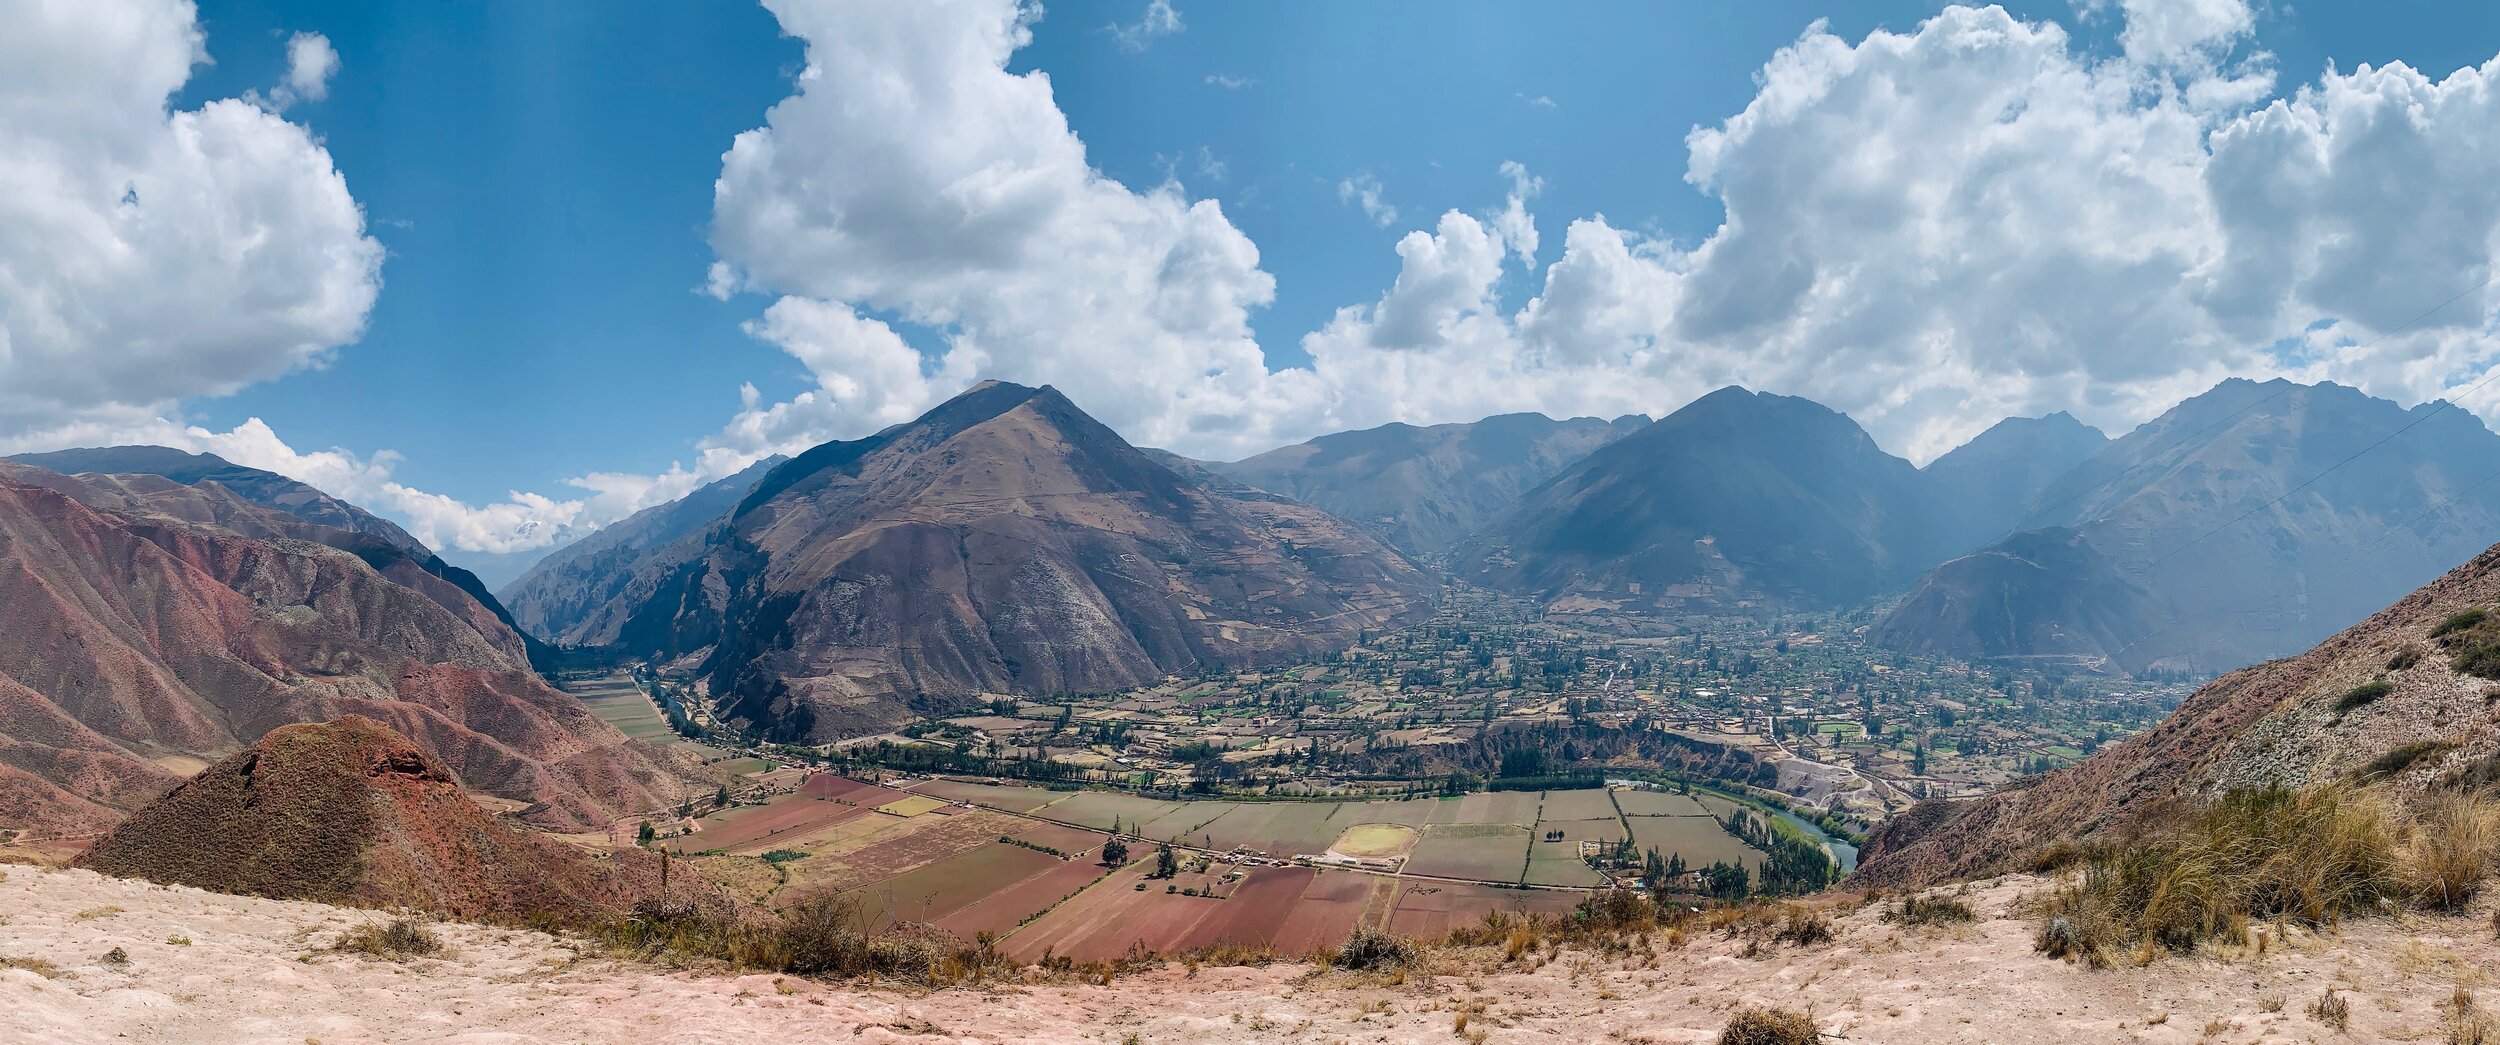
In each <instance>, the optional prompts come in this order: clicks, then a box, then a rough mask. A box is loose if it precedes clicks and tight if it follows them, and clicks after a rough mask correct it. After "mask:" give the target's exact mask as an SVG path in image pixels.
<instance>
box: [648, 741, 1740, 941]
mask: <svg viewBox="0 0 2500 1045" xmlns="http://www.w3.org/2000/svg"><path fill="white" fill-rule="evenodd" d="M1115 826H1116V827H1117V829H1118V831H1119V834H1120V836H1121V837H1122V839H1123V840H1124V842H1125V844H1126V849H1127V853H1126V856H1125V858H1124V859H1123V860H1121V861H1120V862H1119V863H1118V864H1117V865H1116V866H1106V865H1105V864H1103V863H1102V861H1101V855H1102V853H1103V851H1104V849H1103V847H1104V845H1105V844H1106V843H1107V842H1108V841H1110V839H1111V837H1112V836H1111V832H1112V830H1113V828H1114V827H1115ZM693 827H694V829H693V831H692V832H691V833H689V834H684V835H680V836H676V837H671V838H669V839H667V840H666V844H667V846H668V847H669V848H670V849H671V850H672V851H675V852H680V853H686V854H703V853H710V854H719V855H724V856H731V857H737V856H746V857H762V858H764V860H765V862H767V863H768V864H769V865H770V866H771V868H772V873H773V875H774V876H775V880H776V882H777V884H775V885H774V886H773V887H772V888H771V889H769V890H768V895H767V897H766V901H765V902H767V903H771V904H774V905H788V904H793V903H798V902H801V901H804V900H806V899H809V898H811V897H817V896H823V895H828V894H841V895H847V896H851V897H854V898H857V899H858V900H860V901H861V902H862V903H863V904H864V905H865V907H866V909H867V910H868V911H869V912H870V914H871V915H872V916H873V917H874V918H876V919H877V920H878V921H879V922H880V923H882V924H887V925H892V924H900V923H926V924H931V925H934V926H936V927H938V928H941V929H944V930H946V931H948V932H951V933H954V934H956V935H958V936H961V937H963V938H965V939H968V940H969V939H974V938H978V937H981V936H987V937H988V938H990V939H993V940H996V941H997V942H998V946H999V948H1000V949H1001V951H1003V952H1004V953H1006V954H1008V955H1010V956H1012V957H1017V958H1022V959H1032V958H1038V957H1041V956H1043V955H1045V954H1048V955H1058V956H1063V957H1069V958H1074V959H1078V960H1091V959H1096V958H1112V957H1118V956H1120V955H1122V954H1126V953H1128V952H1129V951H1131V950H1132V949H1136V948H1144V949H1147V950H1154V951H1163V952H1167V953H1169V952H1178V951H1188V950H1192V949H1197V948H1203V947H1213V946H1217V945H1230V946H1239V947H1246V948H1251V949H1266V950H1273V951H1275V952H1277V953H1280V954H1287V955H1299V954H1303V953H1307V952H1309V951H1311V950H1314V949H1317V948H1321V947H1327V946H1333V945H1335V944H1336V943H1338V942H1340V941H1342V940H1343V939H1345V937H1346V935H1347V934H1348V933H1351V932H1352V931H1354V930H1355V929H1356V928H1357V927H1362V926H1370V927H1375V928H1386V929H1390V930H1392V931H1396V932H1401V933H1407V934H1410V935H1424V936H1432V935H1440V934H1442V933H1445V932H1447V931H1448V930H1449V929H1450V928H1452V927H1455V926H1458V925H1461V924H1466V923H1470V922H1473V921H1477V920H1480V919H1482V918H1483V917H1484V916H1485V915H1486V914H1487V913H1490V912H1494V911H1508V912H1535V913H1556V912H1560V911H1566V910H1569V909H1570V908H1571V907H1572V906H1574V905H1576V904H1577V903H1578V902H1579V901H1580V900H1581V899H1582V898H1583V897H1584V896H1586V895H1587V891H1588V890H1590V889H1593V888H1601V887H1604V886H1606V885H1608V884H1610V882H1611V879H1610V878H1609V875H1608V872H1604V871H1600V870H1598V869H1597V868H1595V867H1592V866H1591V864H1590V863H1589V862H1588V861H1587V860H1585V859H1583V851H1584V846H1583V843H1588V844H1589V845H1590V846H1614V845H1616V844H1618V843H1619V842H1621V841H1622V840H1624V839H1627V838H1629V839H1632V840H1634V841H1635V842H1636V843H1638V844H1641V845H1651V844H1656V845H1660V846H1662V847H1667V849H1668V851H1670V852H1673V853H1675V854H1676V855H1680V856H1681V857H1683V859H1684V860H1685V861H1687V862H1688V863H1690V864H1692V865H1695V866H1699V865H1702V864H1705V863H1708V862H1711V861H1718V860H1726V861H1731V862H1744V863H1748V864H1754V863H1758V862H1759V861H1760V860H1762V858H1763V857H1762V854H1761V853H1760V852H1758V851H1756V850H1755V849H1753V848H1752V847H1751V846H1749V845H1747V844H1746V843H1745V842H1743V841H1741V840H1739V839H1737V838H1736V837H1735V836H1733V835H1731V834H1729V833H1728V831H1727V830H1725V829H1724V828H1723V827H1722V826H1721V825H1720V822H1719V821H1718V820H1717V819H1715V818H1714V817H1713V816H1712V815H1711V809H1710V807H1709V806H1707V805H1705V804H1704V803H1703V802H1702V801H1699V800H1696V799H1695V798H1693V797H1691V796H1686V795H1677V794H1668V793H1663V792H1650V791H1610V790H1606V789H1597V788H1589V789H1579V790H1564V791H1547V792H1537V791H1515V792H1492V793H1479V794H1471V795H1466V796H1463V797H1455V798H1417V799H1398V800H1351V801H1290V802H1255V801H1229V800H1208V801H1182V800H1175V799H1171V798H1158V797H1147V796H1142V795H1133V794H1124V793H1118V792H1110V791H1100V790H1084V791H1052V790H1049V789H1046V788H1040V787H1028V786H1019V785H1013V784H1001V783H992V782H982V781H972V780H955V779H944V778H939V779H920V780H911V781H890V782H888V783H885V784H876V783H870V782H866V781H862V780H855V779H851V778H847V777H842V776H837V775H834V774H830V773H818V774H816V775H814V776H811V777H809V778H808V779H807V780H806V782H805V784H804V785H803V786H801V787H799V788H798V789H797V790H796V791H795V792H793V793H789V794H783V795H778V796H775V797H774V798H773V799H772V800H771V801H769V802H766V803H764V804H753V805H741V806H735V807H732V808H730V809H725V810H721V811H718V812H715V813H713V814H711V815H709V816H705V817H703V818H701V819H699V820H697V821H695V823H694V825H693ZM1164 845H1169V846H1171V847H1172V848H1173V850H1174V854H1175V860H1174V862H1175V864H1176V865H1177V866H1176V867H1175V868H1174V869H1173V871H1172V872H1171V873H1169V874H1160V873H1158V863H1159V861H1158V855H1159V854H1158V850H1159V849H1160V848H1161V847H1162V846H1164Z"/></svg>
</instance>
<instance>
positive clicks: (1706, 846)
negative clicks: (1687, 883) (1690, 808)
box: [1629, 816, 1762, 867]
mask: <svg viewBox="0 0 2500 1045" xmlns="http://www.w3.org/2000/svg"><path fill="white" fill-rule="evenodd" d="M1629 822H1630V823H1631V825H1632V842H1633V844H1634V845H1637V846H1640V847H1641V848H1642V849H1649V848H1651V847H1656V848H1657V850H1658V851H1659V852H1660V853H1679V854H1682V855H1683V857H1684V862H1685V863H1686V864H1688V865H1691V866H1694V867H1700V866H1703V865H1705V864H1709V863H1711V862H1713V861H1729V862H1742V863H1743V864H1745V865H1746V866H1748V867H1752V866H1755V865H1758V864H1760V863H1761V862H1762V851H1761V850H1758V849H1755V848H1754V847H1752V846H1749V845H1746V844H1745V843H1743V842H1741V841H1738V840H1737V838H1736V836H1735V835H1732V834H1729V833H1727V829H1726V828H1723V827H1720V826H1719V822H1718V821H1717V820H1713V819H1711V818H1709V817H1706V816H1636V817H1632V818H1630V821H1629Z"/></svg>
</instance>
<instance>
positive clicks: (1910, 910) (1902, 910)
mask: <svg viewBox="0 0 2500 1045" xmlns="http://www.w3.org/2000/svg"><path fill="white" fill-rule="evenodd" d="M1884 920H1885V921H1887V922H1891V923H1893V924H1895V925H1958V924H1961V923H1964V922H1975V921H1978V920H1979V915H1977V914H1975V913H1973V912H1972V911H1971V909H1970V905H1969V904H1966V903H1963V902H1962V901H1960V900H1956V899H1954V898H1952V897H1950V896H1937V897H1924V896H1912V897H1906V898H1904V899H1903V900H1902V901H1901V902H1900V904H1898V905H1896V906H1894V907H1893V909H1892V910H1889V911H1886V912H1884Z"/></svg>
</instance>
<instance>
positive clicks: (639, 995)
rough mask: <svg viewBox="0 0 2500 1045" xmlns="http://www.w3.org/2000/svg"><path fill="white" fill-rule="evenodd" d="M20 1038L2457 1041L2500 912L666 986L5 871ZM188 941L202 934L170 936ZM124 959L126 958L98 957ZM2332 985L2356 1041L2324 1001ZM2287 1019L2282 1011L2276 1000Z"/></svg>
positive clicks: (1870, 933)
mask: <svg viewBox="0 0 2500 1045" xmlns="http://www.w3.org/2000/svg"><path fill="white" fill-rule="evenodd" d="M0 872H4V873H5V875H6V878H5V880H0V911H5V912H7V915H6V920H5V921H4V922H0V957H6V958H14V959H29V958H32V959H38V960H41V961H48V962H51V963H53V965H55V966H57V968H56V969H54V970H53V975H52V976H50V977H47V976H45V975H43V974H41V973H38V972H32V971H26V970H23V969H12V968H7V967H5V963H0V1027H5V1028H6V1030H5V1032H0V1037H5V1036H9V1035H17V1036H19V1037H18V1039H17V1040H31V1041H46V1042H55V1041H57V1042H108V1041H110V1042H171V1041H181V1042H203V1041H205V1042H217V1041H288V1042H300V1041H306V1040H317V1041H320V1042H324V1043H330V1045H337V1043H342V1042H361V1041H469V1042H486V1041H493V1042H541V1041H546V1042H559V1041H560V1042H577V1041H587V1042H635V1043H643V1042H650V1041H662V1040H665V1041H690V1042H716V1041H717V1042H730V1041H793V1042H795V1041H842V1042H888V1041H914V1042H950V1041H966V1042H971V1041H980V1042H1011V1041H1012V1042H1024V1041H1043V1042H1120V1041H1131V1040H1133V1041H1139V1042H1205V1041H1225V1042H1234V1041H1248V1042H1262V1041H1276V1042H1283V1041H1295V1042H1435V1043H1439V1042H1450V1041H1463V1040H1466V1038H1465V1037H1464V1036H1461V1035H1454V1034H1453V1027H1454V1024H1455V1023H1456V1021H1457V1015H1458V1013H1459V1012H1461V1011H1467V1012H1469V1019H1468V1022H1467V1024H1466V1030H1467V1031H1468V1032H1470V1033H1473V1032H1478V1031H1481V1032H1483V1033H1484V1035H1485V1037H1484V1038H1483V1039H1482V1040H1485V1041H1490V1042H1497V1043H1498V1042H1521V1043H1526V1042H1551V1041H1610V1042H1642V1041H1647V1042H1703V1041H1710V1040H1713V1039H1715V1037H1716V1035H1717V1032H1718V1028H1719V1027H1720V1026H1721V1025H1723V1024H1724V1023H1725V1022H1726V1020H1727V1017H1728V1014H1729V1013H1730V1012H1732V1011H1733V1010H1734V1009H1735V1008H1737V1007H1738V1006H1740V1005H1745V1004H1760V1003H1775V1004H1783V1005H1790V1006H1795V1007H1799V1008H1806V1007H1811V1008H1812V1009H1813V1011H1814V1013H1815V1014H1816V1017H1817V1022H1818V1023H1819V1025H1820V1026H1821V1028H1822V1029H1823V1031H1824V1032H1825V1033H1826V1034H1828V1035H1831V1036H1832V1038H1833V1039H1834V1040H1845V1041H1862V1042H2055V1043H2061V1045H2062V1043H2071V1042H2083V1041H2092V1042H2100V1041H2152V1042H2190V1041H2220V1042H2252V1041H2268V1042H2297V1041H2387V1040H2407V1039H2411V1040H2432V1041H2437V1040H2441V1032H2442V1023H2441V1021H2442V1019H2443V1017H2444V1010H2443V1008H2442V1007H2443V1006H2444V1005H2445V1004H2446V1003H2447V1002H2448V1001H2449V999H2450V998H2451V997H2453V995H2454V993H2455V992H2456V991H2457V990H2458V989H2459V988H2461V987H2462V988H2464V989H2466V990H2468V991H2482V992H2484V993H2485V994H2486V995H2488V996H2490V997H2492V998H2493V999H2494V1000H2495V1001H2500V990H2495V989H2493V986H2492V983H2491V977H2490V973H2489V972H2487V971H2486V970H2488V969H2490V968H2492V967H2493V966H2492V962H2493V960H2494V958H2495V957H2500V955H2495V949H2494V946H2493V944H2492V943H2491V941H2490V931H2489V929H2488V926H2487V922H2486V919H2487V917H2488V910H2487V907H2486V908H2483V909H2478V910H2476V911H2474V912H2472V913H2471V914H2470V915H2469V916H2464V917H2455V918H2440V919H2412V920H2408V921H2406V922H2403V923H2396V922H2378V923H2371V924H2367V925H2361V926H2356V927H2354V928H2353V929H2352V930H2350V931H2348V932H2345V933H2343V934H2340V935H2335V936H2328V937H2322V938H2313V937H2301V936H2295V938H2293V939H2291V940H2290V941H2288V942H2287V943H2286V944H2283V945H2279V946H2276V947H2273V948H2271V949H2270V950H2269V952H2268V953H2267V954H2266V955H2264V956H2263V957H2258V958H2253V959H2242V960H2234V961H2225V960H2221V959H2217V958H2198V959H2189V960H2171V961H2164V962H2162V963H2160V964H2158V965H2155V966H2152V967H2150V968H2146V969H2123V970H2115V971H2107V972H2092V971H2089V970H2086V969H2082V968H2079V967H2076V966H2070V965H2066V964H2062V963H2058V962H2053V961H2049V960H2046V959H2042V958H2038V957H2036V956H2034V955H2033V954H2032V953H2031V948H2030V936H2031V925H2030V923H2028V922H2024V921H2015V920H2007V919H2004V918H2002V917H2000V916H2001V915H2002V913H2003V912H2004V911H2005V910H2006V909H2007V908H2008V907H2009V906H2011V905H2012V904H2013V903H2014V902H2015V901H2016V899H2017V898H2018V897H2019V896H2020V895H2021V894H2022V893H2023V892H2024V891H2025V890H2026V889H2033V888H2037V887H2038V886H2039V885H2040V883H2039V882H2037V881H2036V880H2029V879H2009V880H2005V881H2001V882H1996V883H1992V884H1989V885H1987V886H1984V887H1982V888H1979V889H1977V890H1975V891H1974V892H1973V893H1972V894H1971V896H1970V897H1969V899H1970V901H1971V902H1972V905H1973V906H1974V907H1976V908H1977V909H1978V910H1979V911H1980V912H1981V914H1982V915H1983V917H1986V918H1987V919H1988V920H1986V921H1983V922H1981V923H1980V924H1978V925H1977V926H1974V927H1968V928H1962V929H1955V930H1929V929H1897V928H1895V927H1892V926H1889V925H1886V924H1884V923H1883V922H1882V921H1881V920H1880V919H1879V918H1878V917H1877V915H1876V912H1875V911H1873V910H1867V911H1864V912H1860V913H1858V914H1853V915H1850V916H1848V917H1845V918H1843V919H1841V921H1840V937H1839V939H1838V941H1837V942H1835V943H1832V944H1828V945H1823V946H1818V947H1814V948H1809V949H1804V950H1799V949H1794V948H1786V947H1783V948H1779V949H1777V950H1776V951H1774V952H1773V953H1772V954H1771V955H1770V956H1769V957H1764V958H1745V957H1740V956H1739V954H1738V953H1737V952H1738V949H1739V945H1738V943H1737V942H1736V941H1733V940H1727V939H1721V938H1717V937H1713V936H1708V935H1704V936H1700V937H1697V938H1696V939H1695V940H1694V941H1692V942H1691V943H1689V944H1688V945H1687V946H1685V947H1684V948H1682V949H1680V950H1669V951H1662V952H1660V954H1659V956H1658V961H1657V964H1656V967H1655V968H1650V967H1647V965H1646V962H1645V960H1639V959H1635V960H1630V961H1622V960H1614V961H1610V960H1604V959H1595V958H1587V957H1583V956H1580V955H1576V954H1574V953H1572V952H1568V951H1566V952H1565V953H1564V954H1563V955H1562V956H1561V957H1560V958H1559V959H1558V960H1556V961H1554V962H1553V963H1552V964H1548V965H1546V966H1544V967H1543V968H1541V969H1537V970H1534V971H1526V970H1525V969H1524V967H1518V966H1514V967H1513V971H1508V972H1501V971H1490V970H1482V969H1479V970H1476V971H1473V972H1469V971H1468V970H1465V969H1457V968H1453V969H1451V970H1449V973H1448V974H1445V975H1441V976H1438V977H1429V978H1423V977H1419V978H1417V979H1416V980H1415V981H1414V982H1411V983H1408V984H1406V985H1402V986H1389V985H1385V984H1382V983H1380V982H1379V981H1365V980H1358V979H1355V978H1353V977H1351V976H1349V975H1347V974H1342V973H1322V974H1313V973H1312V972H1311V970H1309V969H1308V968H1307V967H1302V966H1274V967H1270V968H1264V969H1204V970H1201V971H1200V972H1198V973H1197V974H1196V975H1194V976H1193V975H1191V974H1190V973H1189V972H1188V971H1187V970H1185V969H1182V968H1179V967H1173V968H1169V969H1166V970H1163V971H1160V972H1152V973H1144V974H1139V975H1135V976H1130V977H1125V978H1122V979H1119V980H1117V981H1115V982H1114V984H1113V985H1111V986H1109V987H1098V986H1065V985H1037V986H1015V987H1006V988H999V989H990V990H953V991H945V992H941V993H937V994H933V995H915V994H914V993H912V992H908V991H901V990H894V989H885V988H865V987H855V986H830V985H824V984H817V983H810V982H805V981H799V980H777V979H776V978H774V977H770V976H742V977H731V976H721V975H698V974H690V973H668V972H664V971H659V970H655V969H651V968H648V967H643V966H634V965H624V964H619V963H616V962H613V961H609V960H605V959H599V958H585V957H583V956H582V955H580V954H578V953H576V952H575V951H574V950H572V949H570V948H568V947H567V946H565V945H563V944H562V943H560V942H558V941H556V940H554V939H552V938H550V937H546V936H541V935H538V934H535V933H527V932H513V931H504V930H496V929H484V928H477V927H470V926H448V927H445V928H444V930H443V932H442V935H443V936H444V938H445V940H446V942H448V943H449V944H450V945H451V947H452V948H453V954H452V956H451V957H449V958H445V959H419V960H416V961H413V962H410V963H407V964H396V963H391V962H385V961H377V960H372V959H366V958H358V957H350V956H347V955H343V954H337V953H332V952H329V951H327V950H325V947H326V946H327V945H328V944H329V943H330V942H331V941H332V940H334V939H335V938H336V937H337V936H338V935H339V934H340V933H341V932H343V931H345V930H347V929H349V928H352V927H354V926H358V925H361V924H364V923H366V922H368V921H371V920H373V919H376V918H378V917H379V916H378V915H375V914H373V913H371V912H365V911H351V910H345V909H341V908H333V907H325V906H321V905H318V904H308V903H288V902H280V901H273V900H256V899H247V898H240V897H232V896H223V895H217V894H212V893H203V892H199V891H196V890H191V889H186V888H180V887H170V888H169V887H160V886H153V885H148V884H145V883H141V882H135V881H129V880H124V879H115V878H106V877H102V876H99V875H96V874H93V873H91V872H86V871H44V870H36V869H32V868H25V867H12V868H5V869H0ZM176 937H179V938H181V939H183V940H187V941H189V942H188V944H178V943H172V942H168V941H169V940H172V939H174V938H176ZM115 947H120V948H123V949H124V951H125V952H126V953H127V955H128V958H129V962H128V964H127V965H126V966H121V967H113V966H108V965H107V964H105V963H103V962H102V961H100V960H99V957H98V956H100V955H102V954H104V953H105V952H107V951H108V950H110V949H112V948H115ZM2330 986H2333V987H2336V988H2338V989H2339V990H2343V991H2345V992H2346V993H2345V994H2344V995H2343V997H2345V998H2346V999H2347V1001H2348V1002H2349V1004H2350V1006H2351V1026H2350V1030H2349V1032H2348V1033H2342V1032H2337V1031H2335V1030H2332V1029H2329V1028H2327V1027H2325V1026H2323V1025H2321V1024H2320V1023H2318V1022H2317V1021H2316V1020H2314V1019H2313V1018H2311V1017H2310V1016H2308V1015H2306V1014H2305V1012H2304V1010H2305V1009H2306V1007H2307V1005H2308V1003H2309V1002H2310V1001H2312V1000H2314V999H2315V998H2316V997H2317V996H2318V995H2319V994H2320V993H2321V992H2322V991H2324V990H2325V989H2327V988H2328V987H2330ZM2270 1008H2272V1009H2277V1010H2279V1011H2269V1009H2270Z"/></svg>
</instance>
